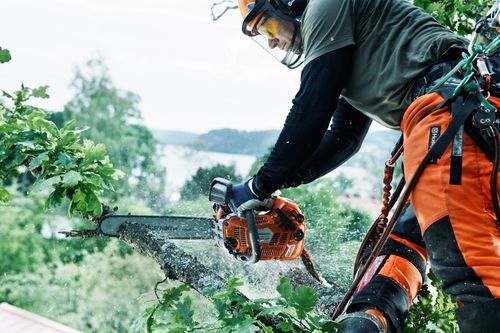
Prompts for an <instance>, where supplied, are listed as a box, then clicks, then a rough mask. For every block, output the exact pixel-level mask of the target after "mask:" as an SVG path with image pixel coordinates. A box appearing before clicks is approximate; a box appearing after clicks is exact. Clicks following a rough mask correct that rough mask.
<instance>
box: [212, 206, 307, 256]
mask: <svg viewBox="0 0 500 333" xmlns="http://www.w3.org/2000/svg"><path fill="white" fill-rule="evenodd" d="M215 219H216V221H218V222H219V223H220V224H221V225H219V230H221V229H222V230H221V231H222V235H223V242H222V244H220V245H223V246H224V247H225V248H226V249H227V250H228V251H229V253H231V254H249V255H250V254H251V253H252V248H251V245H250V242H249V238H248V224H247V221H246V220H244V219H241V218H239V217H238V216H236V215H234V214H228V210H227V208H226V209H224V208H223V207H220V208H219V209H218V210H217V213H216V216H215ZM255 222H256V225H257V231H258V234H259V244H260V248H261V257H260V260H272V259H276V260H281V261H288V260H294V259H296V258H297V257H299V256H300V255H301V254H302V251H303V249H304V240H305V233H306V225H305V223H304V215H302V212H301V211H300V209H299V207H298V206H297V204H295V203H294V202H293V201H291V200H288V199H285V198H281V197H277V198H275V200H274V205H273V207H272V208H271V209H270V210H269V211H266V212H261V213H259V214H256V215H255Z"/></svg>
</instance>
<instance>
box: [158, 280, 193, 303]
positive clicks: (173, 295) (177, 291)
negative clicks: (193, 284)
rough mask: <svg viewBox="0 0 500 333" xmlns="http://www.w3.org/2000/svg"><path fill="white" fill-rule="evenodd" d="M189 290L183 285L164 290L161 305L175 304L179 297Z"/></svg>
mask: <svg viewBox="0 0 500 333" xmlns="http://www.w3.org/2000/svg"><path fill="white" fill-rule="evenodd" d="M188 290H189V287H188V286H187V285H185V284H181V285H179V286H178V287H174V288H169V289H167V290H165V292H164V293H163V303H164V304H173V303H175V302H177V301H178V300H179V299H180V298H181V296H182V293H184V292H186V291H188Z"/></svg>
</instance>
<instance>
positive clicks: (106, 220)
mask: <svg viewBox="0 0 500 333" xmlns="http://www.w3.org/2000/svg"><path fill="white" fill-rule="evenodd" d="M126 223H137V224H140V225H144V226H147V227H149V228H151V229H155V230H160V231H161V232H163V233H165V234H166V235H167V236H168V237H169V238H172V239H212V238H213V234H212V226H213V224H214V219H213V218H209V217H190V216H151V215H107V216H104V217H103V219H102V220H101V223H100V225H99V229H100V230H101V232H102V233H103V234H105V235H107V236H113V237H118V235H119V233H120V228H121V227H122V226H123V225H124V224H126Z"/></svg>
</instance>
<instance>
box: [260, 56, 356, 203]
mask: <svg viewBox="0 0 500 333" xmlns="http://www.w3.org/2000/svg"><path fill="white" fill-rule="evenodd" d="M352 52H353V48H352V47H345V48H341V49H337V50H335V51H332V52H329V53H327V54H324V55H322V56H321V57H319V58H316V59H315V60H313V61H311V62H310V63H309V64H308V65H306V66H305V67H304V69H303V70H302V73H301V84H300V89H299V91H298V93H297V94H296V96H295V98H294V99H293V105H292V108H291V110H290V112H289V113H288V116H287V118H286V121H285V124H284V126H283V129H282V130H281V133H280V135H279V137H278V140H277V142H276V144H275V146H274V148H273V150H272V151H271V154H270V155H269V157H268V159H267V161H266V163H264V165H263V166H262V167H261V168H260V169H259V171H258V172H257V174H256V176H255V180H254V183H253V184H254V190H255V192H256V194H257V195H259V196H261V197H265V196H268V195H269V194H270V193H272V192H274V191H275V190H277V189H279V188H280V187H282V185H283V184H285V182H286V181H287V179H289V178H290V177H292V176H293V175H294V174H295V173H296V172H297V171H298V170H299V169H300V167H301V166H302V165H303V164H304V163H305V162H306V161H307V160H308V159H309V158H310V157H311V156H312V155H313V154H314V152H315V151H316V150H317V149H318V146H319V145H320V142H321V140H322V138H323V137H324V135H325V132H326V131H327V128H328V125H329V123H330V120H331V119H332V116H333V114H334V111H335V109H336V107H337V102H338V99H339V96H340V93H341V91H342V89H343V87H344V85H345V82H344V79H345V78H346V77H347V76H348V73H349V71H350V67H351V59H352Z"/></svg>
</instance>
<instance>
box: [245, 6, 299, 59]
mask: <svg viewBox="0 0 500 333" xmlns="http://www.w3.org/2000/svg"><path fill="white" fill-rule="evenodd" d="M246 9H247V10H248V15H246V17H245V19H244V20H243V25H242V30H243V33H244V34H245V35H247V36H250V37H252V40H254V41H255V42H256V43H257V44H259V45H260V46H261V47H262V48H263V49H264V50H266V51H267V52H268V53H269V54H271V55H272V56H273V57H274V58H275V59H277V60H278V61H279V62H281V63H282V64H283V65H285V66H287V67H288V68H297V67H298V66H300V65H301V64H302V62H303V61H304V59H303V56H302V53H303V48H302V38H301V35H300V23H301V22H300V17H291V16H288V15H285V14H283V13H282V12H281V11H280V10H279V9H278V8H277V6H274V5H273V4H272V3H270V2H268V1H267V0H256V2H249V3H248V4H246Z"/></svg>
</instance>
